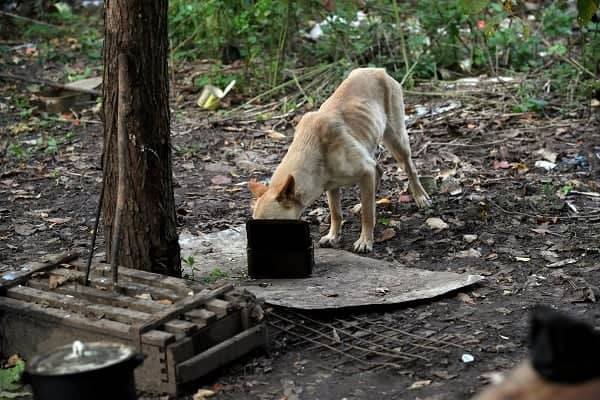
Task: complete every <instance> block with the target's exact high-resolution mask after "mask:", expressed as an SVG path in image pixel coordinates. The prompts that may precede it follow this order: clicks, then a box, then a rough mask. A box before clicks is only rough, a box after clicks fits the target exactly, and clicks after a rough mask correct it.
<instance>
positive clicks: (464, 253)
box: [454, 248, 481, 258]
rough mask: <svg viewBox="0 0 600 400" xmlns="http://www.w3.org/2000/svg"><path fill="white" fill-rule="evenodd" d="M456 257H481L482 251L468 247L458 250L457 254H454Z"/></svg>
mask: <svg viewBox="0 0 600 400" xmlns="http://www.w3.org/2000/svg"><path fill="white" fill-rule="evenodd" d="M454 257H456V258H469V257H474V258H479V257H481V252H480V251H479V250H477V249H473V248H471V249H468V250H461V251H459V252H457V253H456V254H454Z"/></svg>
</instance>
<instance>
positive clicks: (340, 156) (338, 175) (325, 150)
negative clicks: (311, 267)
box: [248, 68, 430, 252]
mask: <svg viewBox="0 0 600 400" xmlns="http://www.w3.org/2000/svg"><path fill="white" fill-rule="evenodd" d="M382 140H383V143H384V144H385V146H386V147H387V148H388V150H389V151H390V152H391V153H392V154H393V156H394V158H395V159H396V160H397V161H398V163H400V165H402V167H403V168H404V171H405V172H406V173H407V175H408V181H409V189H410V191H411V193H412V195H413V198H414V199H415V202H416V203H417V205H418V206H419V207H425V206H428V205H429V204H430V200H429V196H428V195H427V192H425V189H423V186H421V182H420V181H419V177H418V176H417V171H416V168H415V165H414V164H413V162H412V160H411V155H410V144H409V141H408V135H407V134H406V129H405V126H404V101H403V98H402V87H401V86H400V84H399V83H398V82H397V81H395V80H394V79H393V78H392V77H390V76H389V75H388V74H387V73H386V72H385V70H384V69H380V68H360V69H356V70H354V71H352V72H351V73H350V76H348V78H347V79H346V80H345V81H344V82H342V84H341V85H340V86H339V87H338V88H337V90H336V91H335V92H334V93H333V95H331V97H330V98H329V99H327V101H325V103H323V105H322V106H321V108H320V109H319V111H316V112H309V113H307V114H306V115H304V116H303V117H302V119H301V120H300V123H299V124H298V127H297V129H296V133H295V135H294V140H293V141H292V144H291V145H290V147H289V149H288V151H287V154H286V155H285V157H284V158H283V160H282V161H281V164H279V166H278V167H277V169H276V170H275V173H274V174H273V177H272V178H271V184H270V186H269V187H267V186H266V185H264V184H263V183H258V182H255V181H251V182H249V184H248V187H249V188H250V190H251V191H252V193H254V195H255V196H256V197H257V200H256V203H255V205H254V213H253V218H255V219H298V218H300V215H301V214H302V212H303V211H304V210H305V209H306V208H307V207H308V206H309V205H310V204H311V203H312V202H314V201H315V200H316V199H317V198H319V196H321V194H322V193H323V192H324V191H327V201H328V203H329V210H330V213H331V226H330V229H329V233H328V234H327V235H326V236H324V237H322V238H321V240H320V241H319V244H320V245H321V246H330V245H335V244H337V243H338V242H339V241H340V235H341V228H342V210H341V201H340V189H339V188H340V187H341V186H347V185H353V184H357V183H358V185H359V188H360V203H361V222H362V228H361V233H360V238H359V239H358V240H357V241H356V242H354V250H355V251H357V252H366V251H371V250H372V249H373V228H374V226H375V192H376V190H377V187H378V185H379V179H380V177H381V169H380V168H379V167H378V166H377V163H376V160H375V150H376V149H377V146H378V145H379V143H380V142H381V141H382Z"/></svg>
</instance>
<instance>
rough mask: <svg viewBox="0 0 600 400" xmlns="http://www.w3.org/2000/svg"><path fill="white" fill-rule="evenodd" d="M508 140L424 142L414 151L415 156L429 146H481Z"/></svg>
mask: <svg viewBox="0 0 600 400" xmlns="http://www.w3.org/2000/svg"><path fill="white" fill-rule="evenodd" d="M507 140H508V138H504V139H500V140H494V141H492V142H483V143H477V144H469V143H456V142H455V141H452V142H426V143H425V144H424V145H423V147H421V148H420V149H419V150H418V151H417V152H416V153H415V155H414V156H415V157H416V156H418V155H419V154H421V153H422V152H424V151H426V150H427V148H428V147H429V146H453V147H482V146H493V145H495V144H500V143H504V142H506V141H507Z"/></svg>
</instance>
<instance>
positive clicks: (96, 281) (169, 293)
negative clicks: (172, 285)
mask: <svg viewBox="0 0 600 400" xmlns="http://www.w3.org/2000/svg"><path fill="white" fill-rule="evenodd" d="M52 273H54V274H57V275H62V276H66V277H69V278H70V279H71V280H73V279H75V280H77V281H78V282H79V284H81V285H83V284H84V279H85V273H83V272H80V271H78V270H72V269H67V268H55V269H53V270H52ZM111 279H112V278H110V277H108V278H105V277H99V276H92V277H90V286H91V287H97V288H102V289H106V290H112V281H111ZM119 288H121V289H123V294H125V295H128V296H137V295H142V294H149V295H151V296H152V298H153V299H155V300H163V299H167V300H170V301H172V302H176V301H178V300H179V299H180V298H181V295H179V294H178V293H176V292H175V291H173V290H170V289H164V288H160V287H154V286H149V285H143V284H139V283H137V282H132V281H129V280H125V279H119ZM186 296H187V294H186Z"/></svg>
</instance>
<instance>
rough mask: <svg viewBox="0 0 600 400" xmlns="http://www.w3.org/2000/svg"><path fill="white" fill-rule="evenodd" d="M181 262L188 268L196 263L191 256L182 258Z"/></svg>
mask: <svg viewBox="0 0 600 400" xmlns="http://www.w3.org/2000/svg"><path fill="white" fill-rule="evenodd" d="M181 261H183V262H184V263H185V264H186V265H187V266H189V267H193V266H194V263H195V262H196V260H194V257H192V256H189V257H187V258H182V259H181Z"/></svg>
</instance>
